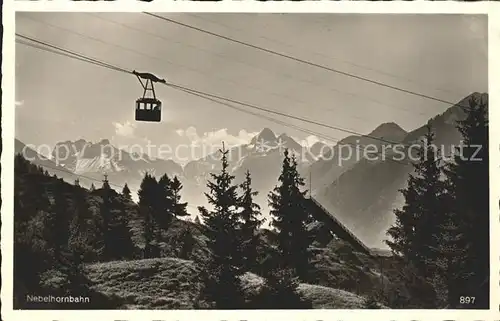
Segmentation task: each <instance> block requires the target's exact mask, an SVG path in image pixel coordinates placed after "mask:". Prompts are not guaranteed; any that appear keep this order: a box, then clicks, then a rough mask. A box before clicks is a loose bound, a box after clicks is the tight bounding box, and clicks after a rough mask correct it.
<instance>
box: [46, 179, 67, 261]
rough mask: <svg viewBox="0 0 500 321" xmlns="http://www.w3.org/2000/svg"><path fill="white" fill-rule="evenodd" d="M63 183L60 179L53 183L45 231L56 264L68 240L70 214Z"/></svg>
mask: <svg viewBox="0 0 500 321" xmlns="http://www.w3.org/2000/svg"><path fill="white" fill-rule="evenodd" d="M65 185H66V184H65V183H64V182H63V181H60V180H57V181H56V182H55V183H54V185H53V189H52V196H53V199H54V203H53V206H52V209H51V210H50V214H49V217H48V220H47V225H46V232H45V235H46V239H47V240H48V243H49V246H50V248H51V250H52V254H53V258H54V264H56V265H57V264H61V263H62V261H63V256H64V254H65V253H66V252H67V245H68V240H69V223H70V219H69V218H70V216H69V215H68V214H69V213H68V212H69V209H70V205H69V202H68V194H67V189H66V186H65Z"/></svg>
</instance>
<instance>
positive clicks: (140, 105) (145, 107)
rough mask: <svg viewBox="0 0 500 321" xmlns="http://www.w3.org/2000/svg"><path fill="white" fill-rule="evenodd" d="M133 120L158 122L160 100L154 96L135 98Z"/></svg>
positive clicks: (159, 117)
mask: <svg viewBox="0 0 500 321" xmlns="http://www.w3.org/2000/svg"><path fill="white" fill-rule="evenodd" d="M135 120H136V121H148V122H160V121H161V101H159V100H158V99H155V98H139V99H137V100H136V107H135Z"/></svg>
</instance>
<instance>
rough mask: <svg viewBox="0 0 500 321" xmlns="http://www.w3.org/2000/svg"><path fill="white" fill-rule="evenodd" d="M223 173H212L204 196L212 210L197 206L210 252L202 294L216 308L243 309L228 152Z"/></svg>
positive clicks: (223, 164) (235, 187)
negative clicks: (203, 223) (207, 191)
mask: <svg viewBox="0 0 500 321" xmlns="http://www.w3.org/2000/svg"><path fill="white" fill-rule="evenodd" d="M221 153H222V170H221V172H220V173H219V174H213V173H212V174H211V177H212V181H209V182H208V184H207V186H208V188H209V190H210V192H209V193H205V195H206V197H207V198H208V202H209V203H210V204H211V205H212V207H213V210H211V211H209V210H207V209H205V208H204V207H199V210H200V212H201V215H202V217H203V219H204V222H205V226H206V235H207V237H208V242H207V245H208V247H209V249H210V250H211V255H210V258H209V262H208V263H207V264H206V265H205V266H206V271H205V273H203V276H202V280H203V290H202V295H203V296H204V298H205V300H206V301H207V302H208V303H209V304H211V305H213V307H214V308H216V309H239V308H242V307H243V303H244V300H243V293H242V287H241V281H240V279H239V276H240V275H241V274H242V271H241V269H240V267H239V263H240V262H241V260H240V237H239V236H238V227H239V222H238V212H237V204H238V197H237V194H236V189H237V186H236V185H234V184H233V180H234V176H232V175H231V174H229V172H228V166H229V165H228V161H227V154H228V151H226V150H224V149H223V150H221Z"/></svg>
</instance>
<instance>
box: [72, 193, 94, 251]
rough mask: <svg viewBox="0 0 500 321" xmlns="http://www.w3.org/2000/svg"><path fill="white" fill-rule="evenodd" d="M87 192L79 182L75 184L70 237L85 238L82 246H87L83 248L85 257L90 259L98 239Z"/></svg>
mask: <svg viewBox="0 0 500 321" xmlns="http://www.w3.org/2000/svg"><path fill="white" fill-rule="evenodd" d="M85 193H86V192H85V189H83V188H81V187H80V185H79V184H78V185H75V188H74V190H73V193H72V213H73V218H72V221H71V223H70V231H71V234H70V238H71V237H73V238H75V237H76V236H78V237H77V238H76V239H78V240H83V241H82V242H83V244H82V247H84V248H85V250H83V252H84V253H85V258H88V259H90V257H91V253H92V252H93V248H92V246H93V245H95V244H94V242H95V241H96V240H95V236H94V235H93V234H95V229H96V226H95V222H94V219H93V217H92V213H91V212H90V207H89V204H88V202H87V198H86V195H85Z"/></svg>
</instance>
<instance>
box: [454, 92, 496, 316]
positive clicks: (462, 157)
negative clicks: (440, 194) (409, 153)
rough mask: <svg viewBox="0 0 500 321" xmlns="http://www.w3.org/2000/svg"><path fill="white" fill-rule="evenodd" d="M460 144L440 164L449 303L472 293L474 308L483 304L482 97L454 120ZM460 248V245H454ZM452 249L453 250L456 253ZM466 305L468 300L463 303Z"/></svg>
mask: <svg viewBox="0 0 500 321" xmlns="http://www.w3.org/2000/svg"><path fill="white" fill-rule="evenodd" d="M457 128H458V130H459V131H460V133H461V134H462V138H463V140H462V145H461V146H460V147H459V148H457V152H456V154H455V157H454V160H453V162H450V163H449V164H448V166H447V168H446V169H445V174H446V177H447V181H446V183H447V185H446V187H447V194H448V197H449V198H450V209H449V213H448V215H449V222H448V224H447V225H448V235H447V237H448V240H449V242H448V244H445V247H446V251H445V253H447V254H448V257H450V254H453V255H452V256H451V257H452V258H453V257H454V259H453V260H452V262H451V263H452V264H449V265H448V266H447V269H451V271H450V272H449V274H452V275H453V278H452V280H448V282H449V283H450V284H452V285H453V287H452V288H451V289H450V293H449V301H450V302H449V303H450V305H451V306H457V304H458V305H460V303H461V302H460V296H473V297H475V304H474V305H473V306H474V308H488V306H489V278H488V276H489V275H490V268H489V263H490V259H489V249H490V245H489V239H490V238H489V154H488V146H489V145H488V128H489V125H488V102H487V101H483V100H481V101H479V102H478V101H477V99H475V98H474V97H473V98H471V99H470V101H469V108H467V109H466V118H465V119H464V120H463V121H458V126H457ZM459 249H462V250H463V251H459ZM457 252H458V253H457ZM467 306H468V307H471V305H470V304H469V305H467Z"/></svg>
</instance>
